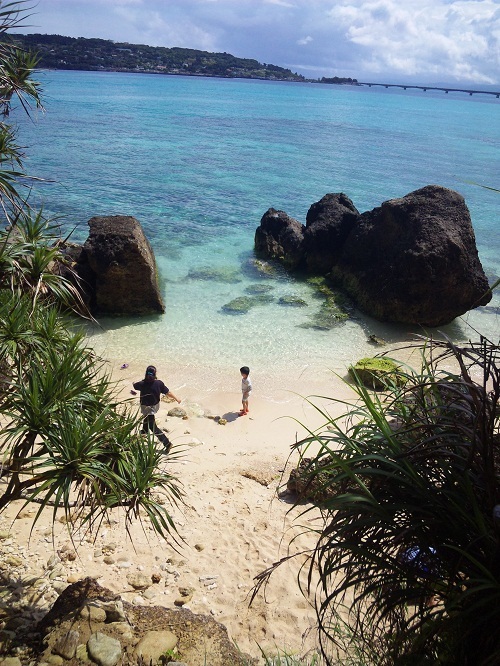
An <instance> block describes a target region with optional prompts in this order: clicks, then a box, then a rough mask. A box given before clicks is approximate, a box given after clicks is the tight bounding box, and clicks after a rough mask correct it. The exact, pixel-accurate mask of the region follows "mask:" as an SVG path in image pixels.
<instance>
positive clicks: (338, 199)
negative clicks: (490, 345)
mask: <svg viewBox="0 0 500 666" xmlns="http://www.w3.org/2000/svg"><path fill="white" fill-rule="evenodd" d="M271 211H272V212H273V215H270V212H271ZM290 219H291V218H288V216H287V215H286V213H283V212H281V211H280V212H279V214H278V213H276V211H273V209H270V210H269V211H268V212H267V213H266V215H264V217H263V218H262V220H261V228H259V229H261V230H260V231H259V229H257V232H256V250H257V251H259V252H260V253H261V254H264V255H265V256H269V257H273V258H282V260H283V262H284V263H285V264H286V265H287V266H288V267H290V268H298V267H299V266H301V265H304V264H305V266H306V267H307V269H308V271H309V272H311V273H315V274H320V275H325V274H329V275H330V276H331V277H333V278H334V279H335V280H336V281H337V282H338V283H339V284H340V285H341V286H342V287H343V288H344V289H345V290H346V291H347V292H348V293H349V295H350V296H351V297H352V298H353V299H354V300H355V301H356V303H357V305H358V306H359V307H360V308H361V309H362V310H364V311H365V312H366V313H368V314H370V315H372V316H373V317H376V318H377V319H380V320H383V321H392V322H401V323H407V324H420V325H425V326H441V325H443V324H446V323H449V322H450V321H452V320H453V319H455V317H458V316H459V315H461V314H464V313H465V312H467V311H468V310H470V309H472V308H475V307H477V306H479V305H486V304H487V303H488V302H489V301H490V300H491V292H490V291H489V286H488V281H487V279H486V276H485V274H484V271H483V268H482V266H481V262H480V260H479V256H478V253H477V247H476V241H475V236H474V230H473V228H472V223H471V219H470V214H469V210H468V208H467V206H466V204H465V200H464V198H463V197H462V196H461V195H460V194H458V193H457V192H454V191H453V190H449V189H446V188H444V187H440V186H438V185H428V186H426V187H423V188H422V189H420V190H416V191H415V192H411V193H410V194H407V195H406V196H405V197H402V198H401V199H393V200H391V201H386V202H385V203H383V204H382V205H381V206H380V207H379V208H375V209H374V210H372V211H369V212H366V213H363V214H359V213H358V211H357V210H356V208H355V207H354V205H353V204H352V202H351V200H350V199H349V198H348V197H346V196H345V194H327V195H326V196H325V197H323V199H321V201H318V202H317V203H315V204H313V205H312V206H311V208H310V210H309V212H308V215H307V226H306V228H305V231H304V233H303V237H302V242H301V243H300V235H299V232H298V227H297V225H298V224H299V223H298V222H296V221H295V220H294V221H293V222H294V223H295V225H292V224H291V223H290V222H288V221H287V220H290ZM291 230H295V232H294V235H293V238H294V239H295V241H294V244H291V245H292V254H291V258H288V257H287V247H288V245H287V243H285V242H284V240H283V239H284V238H287V239H288V238H289V237H290V234H291V233H292V231H291ZM257 239H259V243H257ZM264 241H265V242H264ZM298 258H300V261H299V260H298Z"/></svg>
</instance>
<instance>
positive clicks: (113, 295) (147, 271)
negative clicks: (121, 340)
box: [76, 215, 165, 315]
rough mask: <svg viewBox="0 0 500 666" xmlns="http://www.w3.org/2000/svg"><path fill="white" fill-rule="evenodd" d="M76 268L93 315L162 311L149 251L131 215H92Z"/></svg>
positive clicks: (146, 241)
mask: <svg viewBox="0 0 500 666" xmlns="http://www.w3.org/2000/svg"><path fill="white" fill-rule="evenodd" d="M88 224H89V227H90V233H89V237H88V239H87V241H86V242H85V244H84V246H83V249H82V251H81V253H80V255H79V257H78V260H77V264H76V270H77V272H78V274H79V275H80V276H82V278H83V279H84V280H85V283H86V284H87V285H88V291H89V293H90V294H91V296H90V305H91V309H92V311H93V312H95V313H96V314H110V315H115V314H118V315H146V314H154V313H161V312H165V306H164V304H163V300H162V298H161V294H160V289H159V285H158V274H157V268H156V261H155V257H154V253H153V250H152V248H151V245H150V244H149V241H148V239H147V238H146V236H145V235H144V231H143V229H142V227H141V224H140V222H139V221H138V220H136V219H135V218H134V217H129V216H125V215H111V216H108V217H93V218H92V219H91V220H89V222H88Z"/></svg>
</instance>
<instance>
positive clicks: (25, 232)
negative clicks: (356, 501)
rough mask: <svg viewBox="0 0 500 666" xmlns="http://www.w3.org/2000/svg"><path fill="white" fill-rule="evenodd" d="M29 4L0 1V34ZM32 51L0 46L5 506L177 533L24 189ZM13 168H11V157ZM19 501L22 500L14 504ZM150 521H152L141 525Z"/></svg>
mask: <svg viewBox="0 0 500 666" xmlns="http://www.w3.org/2000/svg"><path fill="white" fill-rule="evenodd" d="M25 6H26V5H25V4H24V3H23V2H19V3H4V2H0V34H2V35H3V34H4V33H5V32H6V31H7V30H8V29H9V28H12V27H18V25H19V22H20V21H21V20H22V18H23V16H24V14H23V11H24V9H23V8H24V7H25ZM34 63H36V58H35V56H32V55H30V54H27V53H24V52H22V51H20V50H19V49H18V48H17V47H14V46H12V45H10V44H9V43H8V42H5V41H4V42H1V43H0V90H1V96H0V112H1V113H2V115H3V118H4V121H3V122H2V123H0V210H1V214H2V215H3V218H4V222H5V224H6V228H5V229H4V230H2V231H1V232H0V423H1V430H0V460H1V461H2V462H1V468H0V475H1V476H2V485H1V488H0V511H1V510H4V509H5V508H6V507H8V506H10V505H11V504H12V503H13V502H16V501H20V502H21V508H23V507H26V506H29V507H30V508H33V507H34V508H35V510H34V511H33V512H32V513H31V515H32V516H33V523H36V521H37V520H38V519H39V517H40V516H41V513H42V511H43V510H44V509H45V508H46V507H51V510H52V516H53V520H54V521H55V520H56V517H57V513H58V512H59V514H60V513H61V512H62V513H63V514H64V517H65V522H66V524H67V525H68V529H70V531H71V529H72V528H73V527H75V526H81V525H83V526H84V527H86V528H87V529H88V530H89V531H91V530H92V529H93V528H94V527H96V526H98V525H99V524H100V523H101V522H102V520H104V519H105V518H106V517H107V516H108V515H109V512H110V511H111V510H113V509H115V508H117V509H118V508H120V509H122V510H123V511H124V514H125V525H126V527H127V529H128V528H129V527H130V525H131V523H132V521H133V520H135V519H140V520H141V521H144V520H147V521H148V526H150V527H151V528H152V529H153V530H154V531H155V532H156V533H157V534H159V535H162V536H164V537H167V536H170V537H173V539H174V540H175V538H176V529H175V525H174V523H173V520H172V518H171V515H170V511H169V509H170V507H172V505H173V504H176V503H179V502H182V501H183V495H182V490H181V487H180V485H179V482H178V481H177V479H176V478H175V477H174V476H172V475H171V474H170V473H168V472H166V471H164V470H163V463H164V462H165V456H166V454H165V453H164V452H163V451H162V450H159V449H158V448H157V445H156V443H155V441H154V438H153V436H152V435H151V436H147V437H145V438H143V437H141V436H140V435H139V428H138V426H139V424H140V423H141V418H140V417H139V415H138V413H137V409H136V408H135V407H134V408H133V407H132V406H131V405H130V404H128V403H127V402H124V401H123V400H122V399H121V397H120V390H119V389H120V387H119V386H118V384H117V383H116V382H114V381H113V380H112V378H111V376H110V373H109V371H108V370H107V367H106V363H105V362H104V361H103V360H102V359H100V358H99V357H98V356H97V355H96V354H95V352H94V350H93V349H92V348H91V347H90V346H89V345H88V344H87V342H86V338H85V334H84V332H83V331H82V330H81V327H80V326H79V324H78V323H77V322H78V321H80V322H81V321H82V320H81V318H80V319H78V320H77V318H76V317H75V313H78V314H79V315H85V316H90V315H87V312H86V308H85V304H84V303H83V301H82V300H81V299H80V297H79V295H78V291H77V289H76V287H75V283H74V282H73V280H71V279H69V278H68V277H66V275H65V274H63V270H62V268H64V269H65V270H66V272H67V274H68V275H71V266H70V265H65V263H66V261H65V256H64V254H63V252H62V245H63V244H64V240H65V239H62V238H60V236H59V233H58V226H57V225H56V224H55V223H53V222H52V221H50V220H48V219H46V217H45V216H44V214H43V211H38V212H37V211H35V210H33V209H32V207H31V206H30V205H29V203H28V202H27V201H26V199H25V198H24V197H23V196H22V194H23V192H22V190H20V188H19V187H18V186H19V184H20V183H23V182H26V178H25V176H26V174H25V173H24V169H23V155H22V153H21V150H20V148H19V147H18V146H17V144H14V143H13V137H15V135H16V133H17V129H16V128H14V127H13V126H11V125H9V124H8V123H7V122H6V118H8V116H9V112H10V110H11V105H12V104H13V102H14V100H15V99H17V100H18V101H19V103H20V104H21V105H22V106H23V108H24V109H25V110H26V111H27V112H28V113H29V112H30V110H31V108H32V106H34V107H35V108H41V101H40V97H39V93H40V89H39V86H38V84H37V83H36V82H35V81H33V79H32V75H33V66H34ZM12 164H14V165H15V169H12V168H11V165H12ZM18 506H19V505H18ZM144 527H145V526H144Z"/></svg>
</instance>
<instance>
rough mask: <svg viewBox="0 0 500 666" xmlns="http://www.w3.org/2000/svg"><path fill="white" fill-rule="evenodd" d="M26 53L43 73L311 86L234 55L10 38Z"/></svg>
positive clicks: (285, 71) (80, 40) (281, 69)
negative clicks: (168, 76)
mask: <svg viewBox="0 0 500 666" xmlns="http://www.w3.org/2000/svg"><path fill="white" fill-rule="evenodd" d="M10 37H11V39H13V40H14V41H15V42H17V43H18V44H19V46H20V47H22V48H23V49H26V50H29V51H34V52H37V53H38V56H39V64H38V66H39V67H40V68H42V69H78V70H90V71H99V70H101V71H113V72H146V73H156V74H184V75H191V76H220V77H226V78H246V79H269V80H272V81H306V79H305V78H304V77H303V76H301V75H300V74H296V73H293V72H292V71H291V70H289V69H285V68H284V67H278V66H277V65H270V64H265V63H260V62H258V61H257V60H252V59H249V58H237V57H235V56H233V55H231V54H230V53H209V52H208V51H198V50H196V49H184V48H166V47H163V46H146V45H145V44H129V43H128V42H113V41H111V40H107V39H86V38H84V37H78V38H75V37H62V36H61V35H41V34H29V35H22V34H16V35H10Z"/></svg>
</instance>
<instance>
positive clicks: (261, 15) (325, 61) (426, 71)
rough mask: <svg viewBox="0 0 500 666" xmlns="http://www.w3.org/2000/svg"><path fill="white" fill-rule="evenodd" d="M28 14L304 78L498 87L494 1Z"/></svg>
mask: <svg viewBox="0 0 500 666" xmlns="http://www.w3.org/2000/svg"><path fill="white" fill-rule="evenodd" d="M35 12H36V14H35V15H34V17H33V18H32V19H31V20H30V23H32V24H37V25H35V27H34V28H32V29H31V30H30V31H31V32H47V33H48V32H57V33H59V34H65V35H69V36H74V37H79V36H82V37H101V38H104V39H113V40H115V41H129V42H140V43H148V44H151V45H154V46H185V47H192V48H199V49H205V50H208V51H227V52H229V53H234V54H235V55H238V56H241V57H250V58H256V59H257V60H260V61H261V62H269V63H274V64H276V65H281V66H284V67H291V68H292V69H293V70H294V71H303V72H304V73H305V74H306V75H308V76H310V75H311V73H314V72H316V73H317V75H319V76H321V75H325V76H329V75H339V76H352V77H356V78H358V79H365V80H370V79H369V78H368V77H370V76H380V77H383V78H385V79H391V80H393V81H399V80H404V78H405V77H409V78H414V79H415V78H418V79H420V80H421V81H422V82H425V83H427V82H429V80H431V79H432V80H441V81H445V80H449V81H452V80H471V81H472V80H474V81H476V82H479V83H480V82H488V81H491V82H493V81H496V82H499V84H500V0H39V2H38V4H37V6H36V9H35ZM304 46H307V48H303V47H304ZM299 59H300V65H291V64H290V63H297V61H298V60H299ZM379 80H380V78H379Z"/></svg>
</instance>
